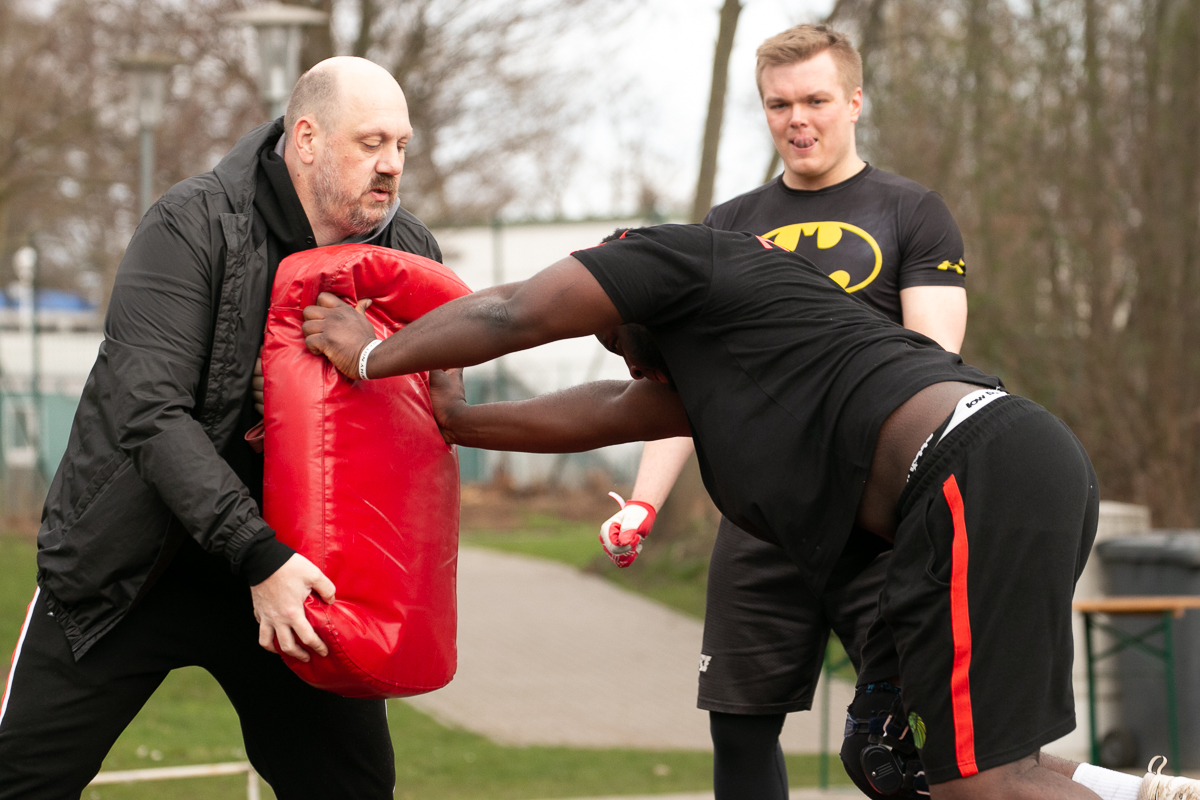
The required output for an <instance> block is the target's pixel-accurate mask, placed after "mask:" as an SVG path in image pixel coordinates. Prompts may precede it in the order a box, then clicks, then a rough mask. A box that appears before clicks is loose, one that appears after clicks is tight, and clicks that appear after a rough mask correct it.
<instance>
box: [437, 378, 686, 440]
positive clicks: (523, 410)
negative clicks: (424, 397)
mask: <svg viewBox="0 0 1200 800" xmlns="http://www.w3.org/2000/svg"><path fill="white" fill-rule="evenodd" d="M435 410H436V409H435ZM438 423H439V424H440V425H441V426H442V434H443V436H445V438H446V440H447V441H448V442H451V443H453V444H459V445H463V446H466V447H479V448H482V449H485V450H517V451H521V452H526V453H575V452H582V451H584V450H594V449H596V448H597V447H605V446H607V445H612V444H622V443H624V442H637V441H645V440H652V439H660V438H664V437H670V436H679V435H680V434H681V433H687V432H688V426H687V417H686V415H685V414H684V413H683V407H682V406H681V405H680V404H679V399H678V396H676V395H674V393H673V392H671V391H670V390H669V389H667V388H666V387H665V386H659V385H656V384H649V383H648V382H646V381H600V382H596V383H587V384H584V385H582V386H576V387H573V388H571V389H566V390H564V391H561V392H554V393H552V394H547V395H542V396H540V397H535V398H533V399H532V400H522V401H518V402H508V403H487V404H484V405H477V406H469V405H467V404H465V403H459V404H457V405H455V406H454V407H453V408H452V409H446V410H444V411H440V412H439V413H438Z"/></svg>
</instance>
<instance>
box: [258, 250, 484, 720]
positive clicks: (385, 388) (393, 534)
mask: <svg viewBox="0 0 1200 800" xmlns="http://www.w3.org/2000/svg"><path fill="white" fill-rule="evenodd" d="M320 292H331V293H333V294H335V295H337V296H338V297H340V298H342V299H343V300H345V301H346V302H348V303H351V304H354V303H357V302H358V300H359V299H360V298H368V297H369V298H371V299H372V300H373V303H372V305H371V307H370V308H369V309H368V311H367V318H368V319H369V320H370V321H371V323H372V324H373V325H374V326H375V332H376V335H377V336H379V337H380V338H384V337H386V336H388V335H389V334H391V333H393V332H395V331H396V330H399V329H400V328H401V327H403V326H404V324H405V323H408V322H411V321H413V320H414V319H416V318H417V317H420V316H421V315H422V314H424V313H426V312H427V311H429V310H431V309H433V308H436V307H437V306H440V305H442V304H443V303H445V302H447V301H449V300H453V299H454V298H456V297H460V296H462V295H465V294H468V293H469V292H470V290H469V289H468V288H467V286H466V284H464V283H463V282H462V281H461V280H459V279H458V278H457V277H456V276H455V275H454V273H452V272H451V271H450V270H448V269H447V268H445V267H443V266H442V265H441V264H438V263H437V262H434V261H431V260H429V259H427V258H422V257H420V256H415V255H411V254H409V253H402V252H399V251H396V250H390V249H387V248H382V247H373V246H370V245H339V246H335V247H323V248H319V249H316V250H306V251H304V252H301V253H296V254H295V255H292V256H290V257H288V258H286V259H284V261H283V262H282V263H281V264H280V265H279V270H278V272H277V274H276V276H275V284H274V287H273V290H272V293H271V309H270V312H269V314H268V317H267V330H266V339H265V342H264V344H263V355H262V360H263V379H264V382H265V396H266V419H265V439H264V447H265V456H266V463H265V472H264V479H263V517H264V518H265V519H266V521H267V524H269V525H270V526H271V527H272V528H274V529H275V532H276V535H277V536H278V537H279V539H280V541H282V542H285V543H286V544H288V545H290V546H291V547H292V548H294V549H295V550H296V551H297V552H299V553H301V554H302V555H304V556H305V557H306V558H308V559H309V560H310V561H312V562H313V563H314V564H316V565H317V566H318V567H319V568H320V569H321V571H322V572H324V573H325V574H326V575H327V576H328V577H329V579H330V580H332V581H333V583H334V585H335V586H336V587H337V599H336V601H335V602H334V603H333V604H331V605H329V604H326V603H325V602H323V601H322V600H321V599H320V598H319V597H318V596H317V595H316V594H315V593H314V594H312V595H310V596H309V597H308V599H307V601H306V602H305V610H306V612H307V614H308V620H309V622H310V623H312V625H313V627H314V628H315V629H316V631H317V633H318V635H320V637H321V639H322V640H324V642H325V644H326V645H327V646H328V647H329V655H328V656H327V657H325V658H322V657H320V656H317V655H316V654H315V653H314V654H312V660H311V661H309V662H308V663H303V662H300V661H296V660H295V659H292V658H289V657H287V656H284V661H285V662H286V663H287V665H288V666H289V667H290V668H291V669H292V670H293V671H294V672H295V673H296V674H297V675H299V676H300V677H301V678H303V679H304V680H305V681H306V682H308V683H310V684H312V685H313V686H316V687H318V688H321V689H327V690H329V691H331V692H336V693H338V694H340V695H345V696H347V697H404V696H408V695H414V694H420V693H422V692H428V691H432V690H434V689H437V688H439V687H441V686H445V685H446V684H447V683H449V682H450V679H451V678H452V677H453V676H454V670H455V667H456V663H457V652H456V648H455V627H456V622H457V612H456V603H455V568H456V565H457V558H458V502H459V485H458V459H457V456H456V455H455V452H454V448H452V447H450V446H448V445H447V444H446V443H445V442H444V441H443V440H442V436H441V433H440V432H439V430H438V426H437V423H436V422H434V418H433V412H432V410H431V407H430V403H429V376H428V373H419V374H415V375H402V376H398V377H394V378H385V379H381V380H373V381H355V380H350V379H348V378H346V377H345V376H343V375H342V374H341V373H339V372H338V371H337V369H335V368H334V367H333V365H332V364H330V363H329V361H327V360H326V359H325V358H324V357H323V356H315V355H313V354H312V353H310V352H308V350H306V349H305V347H304V334H303V332H302V331H301V327H300V326H301V324H302V323H303V321H304V320H303V317H302V311H303V309H304V307H305V306H309V305H313V304H315V303H316V301H317V294H318V293H320Z"/></svg>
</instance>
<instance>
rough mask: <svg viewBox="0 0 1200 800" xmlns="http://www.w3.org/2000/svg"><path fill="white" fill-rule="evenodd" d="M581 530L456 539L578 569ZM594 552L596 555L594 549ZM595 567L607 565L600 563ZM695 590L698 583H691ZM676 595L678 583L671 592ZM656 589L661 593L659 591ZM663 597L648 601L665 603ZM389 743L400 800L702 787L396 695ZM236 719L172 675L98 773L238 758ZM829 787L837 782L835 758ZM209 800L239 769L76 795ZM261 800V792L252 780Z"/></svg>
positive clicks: (239, 784) (652, 756) (555, 526)
mask: <svg viewBox="0 0 1200 800" xmlns="http://www.w3.org/2000/svg"><path fill="white" fill-rule="evenodd" d="M591 528H592V526H591V525H583V524H575V523H563V522H560V521H558V520H556V519H553V518H549V517H545V518H532V519H531V520H530V525H529V528H528V530H525V531H522V532H519V533H516V534H511V533H509V534H503V535H501V534H486V533H479V534H470V535H467V536H465V537H464V541H467V542H469V543H473V544H482V543H485V541H486V542H487V543H489V545H490V546H497V547H500V548H501V549H505V550H509V551H512V552H520V553H526V554H529V555H537V556H543V557H547V558H554V559H556V560H559V561H565V562H566V563H569V564H573V565H575V566H577V567H581V568H586V567H588V565H589V564H591V562H592V561H593V559H594V558H595V556H596V552H597V548H598V547H599V545H598V544H597V543H596V537H595V534H594V533H591V534H590V535H586V534H588V533H589V532H590V530H591ZM34 553H35V551H34V546H33V545H32V544H31V543H30V542H28V541H26V540H23V539H20V538H18V537H16V536H13V535H11V534H0V648H3V649H5V650H7V651H8V652H11V649H10V648H11V647H12V645H13V644H14V643H15V642H16V637H17V634H18V632H19V630H20V627H21V623H22V621H23V619H24V615H25V610H26V607H27V605H28V603H29V599H30V597H32V595H33V588H34V572H35V566H34ZM601 558H603V556H601ZM605 563H607V562H605ZM700 591H701V596H702V593H703V587H702V585H701V589H700ZM679 593H680V594H681V595H682V594H685V593H686V592H684V591H683V590H681V591H680V592H679ZM669 594H670V592H667V593H666V595H669ZM666 595H664V596H662V597H660V598H659V599H662V600H663V601H664V602H668V603H669V602H670V601H669V600H668V599H666ZM388 719H389V724H390V726H391V730H392V741H393V745H394V747H395V750H396V784H397V788H396V797H397V798H401V799H402V800H541V799H543V798H569V797H588V796H596V795H620V794H652V793H658V792H680V791H701V790H704V789H709V788H711V786H712V777H711V770H712V759H711V756H710V755H709V754H707V753H696V752H678V751H666V752H651V751H644V750H587V749H573V748H565V747H564V748H557V747H504V746H500V745H496V744H493V743H492V742H490V741H488V740H487V739H485V738H484V737H482V736H478V735H476V734H473V733H470V732H467V731H462V730H456V729H452V728H447V727H445V726H443V725H441V724H439V723H437V722H435V721H434V720H432V719H431V718H430V717H427V716H425V715H424V714H422V713H420V712H418V711H416V710H415V709H413V708H411V707H410V706H408V705H407V704H405V703H403V702H402V701H398V700H392V701H389V708H388ZM245 757H246V756H245V751H244V750H243V749H242V737H241V732H240V730H239V727H238V721H237V715H236V714H235V713H234V711H233V708H232V707H231V706H230V704H229V702H228V700H226V699H225V696H224V694H223V693H222V692H221V689H220V687H219V686H218V685H217V683H216V681H215V680H213V679H212V677H210V676H209V675H208V673H206V672H204V671H203V670H200V669H184V670H177V671H175V672H173V673H172V674H171V675H170V676H169V677H168V678H167V680H166V681H165V682H164V683H163V685H162V686H161V687H160V688H159V690H158V692H156V693H155V695H154V696H153V697H152V698H151V700H150V702H149V703H148V704H147V705H146V707H145V708H144V709H143V710H142V712H141V713H140V714H139V715H138V716H137V718H136V719H135V720H134V721H133V723H132V724H131V725H130V726H129V728H128V729H127V730H126V731H125V733H124V734H122V736H121V737H120V739H118V740H117V743H116V744H115V745H114V746H113V749H112V751H111V752H110V753H109V755H108V758H106V759H105V762H104V769H105V770H115V769H139V768H145V767H159V766H170V765H175V764H199V763H209V762H215V761H235V760H244V759H245ZM787 762H788V772H789V776H790V778H791V783H792V785H793V786H813V785H816V783H817V757H816V756H788V757H787ZM830 774H831V777H832V779H833V781H834V782H835V783H846V782H847V781H846V779H845V777H844V774H843V772H842V770H841V768H840V766H839V765H838V764H837V762H836V756H835V757H834V759H833V763H832V764H831V767H830ZM164 796H169V797H171V798H173V799H174V800H201V799H203V800H218V799H222V800H223V799H224V798H229V800H233V798H244V797H245V776H240V775H238V776H228V777H220V778H203V779H191V780H176V781H170V782H152V783H141V784H127V785H115V786H99V787H96V788H94V789H87V790H85V791H84V793H83V798H84V800H151V799H152V798H161V797H164ZM263 796H264V797H273V795H272V793H271V792H270V790H269V789H267V788H266V787H265V784H264V791H263Z"/></svg>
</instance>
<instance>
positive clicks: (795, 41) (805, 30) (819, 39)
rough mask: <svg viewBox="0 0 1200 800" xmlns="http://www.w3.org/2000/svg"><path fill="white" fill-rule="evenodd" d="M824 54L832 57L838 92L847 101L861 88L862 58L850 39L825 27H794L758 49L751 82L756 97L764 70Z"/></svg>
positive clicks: (760, 93)
mask: <svg viewBox="0 0 1200 800" xmlns="http://www.w3.org/2000/svg"><path fill="white" fill-rule="evenodd" d="M826 50H828V51H829V55H830V56H832V57H833V63H834V65H835V66H836V67H837V71H838V75H839V76H840V77H841V79H842V89H844V90H845V92H846V99H849V98H850V96H851V95H852V94H854V90H855V89H858V88H859V87H861V86H862V74H863V67H862V56H861V55H859V54H858V51H857V50H855V49H854V45H852V44H851V43H850V37H849V36H847V35H846V34H844V33H841V32H840V31H835V30H834V29H833V28H831V27H829V26H828V25H797V26H796V27H794V28H788V29H787V30H786V31H784V32H783V33H777V34H775V35H774V36H772V37H771V38H770V39H767V40H766V41H765V42H763V43H762V44H761V45H759V46H758V53H757V55H758V66H757V69H756V70H755V73H754V79H755V81H756V82H757V83H758V96H759V97H762V76H763V71H764V70H765V69H766V68H767V67H782V66H786V65H788V64H795V63H796V62H798V61H808V60H809V59H810V58H815V57H817V56H819V55H820V54H821V53H824V52H825V51H826Z"/></svg>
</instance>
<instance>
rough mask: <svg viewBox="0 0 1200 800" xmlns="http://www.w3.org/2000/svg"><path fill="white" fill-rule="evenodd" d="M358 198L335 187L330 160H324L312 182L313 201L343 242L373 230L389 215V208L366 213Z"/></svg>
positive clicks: (334, 174)
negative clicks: (339, 234)
mask: <svg viewBox="0 0 1200 800" xmlns="http://www.w3.org/2000/svg"><path fill="white" fill-rule="evenodd" d="M360 197H361V195H357V194H354V193H353V192H350V191H344V190H342V189H340V188H339V187H338V175H337V172H336V171H335V170H334V167H333V160H332V159H326V161H325V163H324V164H322V165H321V166H319V167H317V174H316V176H315V178H314V180H313V199H314V200H316V203H317V208H319V209H320V210H321V214H322V215H323V216H324V217H325V219H326V221H327V222H329V223H330V224H332V225H333V226H335V227H336V228H337V229H338V230H339V231H341V232H342V234H343V236H342V238H343V239H345V238H349V237H351V236H357V235H359V234H363V233H367V232H368V231H371V230H373V229H374V228H375V227H376V226H377V225H379V223H381V222H383V221H384V220H385V219H387V216H388V212H389V211H391V206H390V205H387V206H384V207H382V208H380V209H379V210H378V211H369V210H367V209H365V208H363V207H362V203H360V202H359V198H360ZM397 199H399V198H397Z"/></svg>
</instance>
